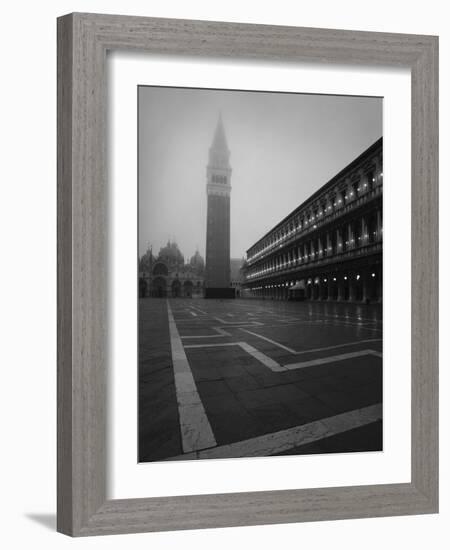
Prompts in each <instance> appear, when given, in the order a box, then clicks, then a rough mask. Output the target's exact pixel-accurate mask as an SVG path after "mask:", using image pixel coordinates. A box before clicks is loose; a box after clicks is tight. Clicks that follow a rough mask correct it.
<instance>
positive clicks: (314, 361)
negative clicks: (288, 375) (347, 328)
mask: <svg viewBox="0 0 450 550" xmlns="http://www.w3.org/2000/svg"><path fill="white" fill-rule="evenodd" d="M364 355H374V356H375V357H380V358H381V357H382V354H381V353H380V352H378V351H374V350H373V349H364V350H361V351H355V352H352V353H342V354H341V355H330V356H329V357H322V358H320V359H311V361H302V362H301V363H291V364H289V365H284V366H285V368H286V369H288V370H293V369H303V368H306V367H314V366H317V365H326V364H327V363H337V362H338V361H345V360H347V359H354V358H355V357H363V356H364Z"/></svg>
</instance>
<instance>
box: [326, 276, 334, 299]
mask: <svg viewBox="0 0 450 550" xmlns="http://www.w3.org/2000/svg"><path fill="white" fill-rule="evenodd" d="M327 279H328V280H327V285H328V301H329V302H331V301H332V300H333V296H332V294H333V277H332V276H331V275H327Z"/></svg>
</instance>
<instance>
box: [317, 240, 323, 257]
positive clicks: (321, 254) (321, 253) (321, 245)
mask: <svg viewBox="0 0 450 550" xmlns="http://www.w3.org/2000/svg"><path fill="white" fill-rule="evenodd" d="M317 241H318V243H319V250H318V255H319V258H323V237H322V236H320V237H319V238H318V239H317Z"/></svg>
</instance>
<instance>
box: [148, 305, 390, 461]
mask: <svg viewBox="0 0 450 550" xmlns="http://www.w3.org/2000/svg"><path fill="white" fill-rule="evenodd" d="M139 325H140V326H139V460H140V461H141V462H145V461H155V460H163V459H191V458H208V457H211V458H213V457H214V458H225V457H236V456H263V455H279V454H306V453H329V452H351V451H375V450H381V449H382V418H381V415H382V407H381V404H382V355H381V351H382V320H381V307H380V306H375V305H369V306H368V305H356V304H336V303H325V302H323V303H321V302H317V303H316V302H314V303H310V302H303V303H299V302H295V303H293V302H279V301H256V300H228V301H217V300H202V299H198V300H195V299H171V300H166V299H155V298H146V299H141V300H140V323H139Z"/></svg>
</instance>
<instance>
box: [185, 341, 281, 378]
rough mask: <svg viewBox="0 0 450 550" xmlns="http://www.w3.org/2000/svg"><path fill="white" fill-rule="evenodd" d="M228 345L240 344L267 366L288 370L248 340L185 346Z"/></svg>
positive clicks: (188, 347)
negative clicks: (248, 342)
mask: <svg viewBox="0 0 450 550" xmlns="http://www.w3.org/2000/svg"><path fill="white" fill-rule="evenodd" d="M226 346H239V347H241V348H242V349H243V350H244V351H246V352H247V353H249V354H250V355H252V356H253V357H254V358H255V359H257V360H258V361H259V362H260V363H262V364H263V365H264V366H265V367H268V368H269V369H270V370H271V371H273V372H284V371H286V370H287V369H286V367H283V366H282V365H280V364H278V363H277V362H276V361H274V360H273V359H271V358H270V357H268V356H267V355H266V354H264V353H262V352H261V351H258V350H257V349H256V348H254V347H253V346H251V345H250V344H247V342H226V343H223V344H190V345H189V346H184V347H185V349H193V348H218V347H226Z"/></svg>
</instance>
